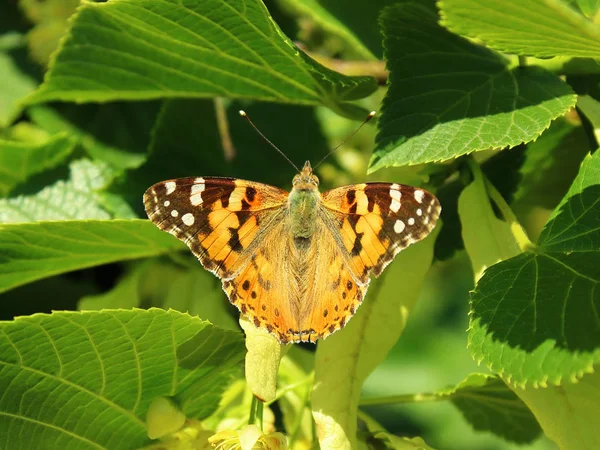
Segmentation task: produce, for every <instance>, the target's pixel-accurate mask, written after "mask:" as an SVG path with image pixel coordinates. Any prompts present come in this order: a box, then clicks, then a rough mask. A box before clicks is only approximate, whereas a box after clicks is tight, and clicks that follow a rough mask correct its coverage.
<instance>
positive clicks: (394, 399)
mask: <svg viewBox="0 0 600 450" xmlns="http://www.w3.org/2000/svg"><path fill="white" fill-rule="evenodd" d="M446 399H447V396H442V395H439V394H434V393H430V392H429V393H423V394H402V395H388V396H384V397H373V398H365V399H363V400H361V401H360V402H359V406H370V405H393V404H395V403H422V402H435V401H439V400H446Z"/></svg>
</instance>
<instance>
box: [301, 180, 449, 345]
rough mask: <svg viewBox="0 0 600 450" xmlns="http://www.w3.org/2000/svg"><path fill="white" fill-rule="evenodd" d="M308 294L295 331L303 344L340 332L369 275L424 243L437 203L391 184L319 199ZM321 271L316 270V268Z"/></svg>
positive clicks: (436, 214) (435, 216) (414, 190)
mask: <svg viewBox="0 0 600 450" xmlns="http://www.w3.org/2000/svg"><path fill="white" fill-rule="evenodd" d="M322 206H323V207H322V208H321V211H320V214H319V222H320V224H319V233H320V234H321V237H320V238H319V240H318V249H317V251H319V252H321V253H323V254H324V255H328V256H327V258H324V257H318V256H317V257H315V261H316V264H315V266H316V272H315V279H314V280H313V282H312V283H311V285H312V286H313V288H312V291H313V292H312V294H311V295H308V296H307V297H306V299H307V301H306V302H305V306H304V312H303V313H301V314H300V317H301V318H302V320H301V321H300V324H299V329H300V330H304V331H307V332H308V333H306V334H303V335H302V337H303V338H307V339H302V340H312V341H314V340H315V339H318V338H324V337H327V336H328V335H329V334H331V333H333V332H335V331H336V330H339V329H340V328H342V327H343V326H344V325H345V324H346V323H347V321H348V320H349V319H350V318H351V317H352V316H353V315H354V313H355V311H356V309H357V308H358V307H359V306H360V304H361V302H362V300H363V299H364V297H365V294H366V291H367V288H368V285H369V281H370V275H371V274H373V275H375V276H377V275H379V274H381V272H382V271H383V269H384V268H385V267H386V266H387V265H388V264H389V263H390V262H391V261H392V260H393V258H394V256H396V254H398V252H400V251H401V250H402V249H404V248H406V247H408V246H409V245H411V244H413V243H415V242H418V241H420V240H421V239H423V238H425V236H427V235H428V234H429V233H430V232H431V230H433V228H434V227H435V224H436V222H437V220H438V218H439V215H440V211H441V207H440V204H439V202H438V200H437V199H436V198H435V196H433V195H432V194H430V193H429V192H427V191H424V190H422V189H417V188H414V187H411V186H404V185H399V184H392V183H366V184H360V185H355V186H344V187H341V188H337V189H333V190H330V191H327V192H324V193H323V194H322ZM319 266H320V267H319Z"/></svg>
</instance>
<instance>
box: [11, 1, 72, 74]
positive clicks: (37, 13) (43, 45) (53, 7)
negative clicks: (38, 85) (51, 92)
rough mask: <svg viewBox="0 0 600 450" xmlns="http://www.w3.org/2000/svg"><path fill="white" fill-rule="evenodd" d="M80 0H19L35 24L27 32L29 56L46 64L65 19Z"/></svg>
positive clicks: (64, 27) (60, 35) (62, 28)
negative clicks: (41, 0)
mask: <svg viewBox="0 0 600 450" xmlns="http://www.w3.org/2000/svg"><path fill="white" fill-rule="evenodd" d="M79 3H80V0H46V1H43V2H40V1H39V0H19V6H20V7H21V10H22V11H23V13H24V14H25V15H26V16H27V18H28V19H29V20H30V21H31V22H33V23H34V24H35V26H34V27H33V28H32V29H31V30H30V31H29V33H28V34H27V41H28V44H29V53H30V55H31V57H32V58H33V59H34V60H35V61H36V62H38V63H39V64H42V65H44V66H46V65H47V64H48V62H49V61H50V55H51V54H52V53H53V52H54V51H55V50H56V48H57V47H58V42H59V40H60V38H61V37H62V36H63V35H64V34H65V31H66V30H67V19H68V18H69V17H70V16H71V14H73V13H74V12H75V9H76V8H77V6H79Z"/></svg>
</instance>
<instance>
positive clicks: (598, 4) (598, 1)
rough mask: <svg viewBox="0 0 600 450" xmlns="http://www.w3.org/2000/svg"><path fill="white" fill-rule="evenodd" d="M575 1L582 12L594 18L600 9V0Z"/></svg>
mask: <svg viewBox="0 0 600 450" xmlns="http://www.w3.org/2000/svg"><path fill="white" fill-rule="evenodd" d="M571 1H573V0H571ZM575 3H576V4H577V6H578V7H579V9H580V10H581V12H582V13H583V14H585V15H586V17H589V18H590V19H592V20H593V19H594V17H595V16H596V14H598V11H600V0H575Z"/></svg>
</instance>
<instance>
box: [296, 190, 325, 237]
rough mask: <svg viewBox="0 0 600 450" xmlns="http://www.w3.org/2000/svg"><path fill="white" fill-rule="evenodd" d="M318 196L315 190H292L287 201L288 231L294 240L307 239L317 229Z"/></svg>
mask: <svg viewBox="0 0 600 450" xmlns="http://www.w3.org/2000/svg"><path fill="white" fill-rule="evenodd" d="M319 201H320V194H319V191H318V190H316V189H292V192H290V196H289V200H288V208H289V216H288V220H289V222H290V224H289V225H290V230H291V233H292V236H293V237H294V239H296V238H304V239H309V238H311V237H312V236H313V234H314V233H315V230H316V227H317V213H318V208H319Z"/></svg>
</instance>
